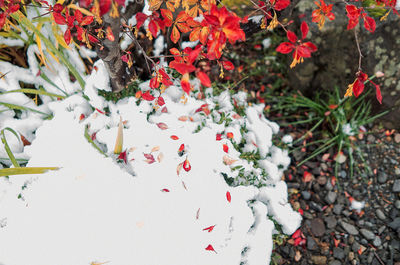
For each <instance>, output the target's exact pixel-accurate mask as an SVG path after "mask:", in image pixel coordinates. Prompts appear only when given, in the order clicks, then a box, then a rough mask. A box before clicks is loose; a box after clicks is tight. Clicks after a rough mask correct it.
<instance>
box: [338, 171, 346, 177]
mask: <svg viewBox="0 0 400 265" xmlns="http://www.w3.org/2000/svg"><path fill="white" fill-rule="evenodd" d="M339 175H340V176H341V177H342V178H345V177H347V172H346V171H344V170H342V171H340V173H339Z"/></svg>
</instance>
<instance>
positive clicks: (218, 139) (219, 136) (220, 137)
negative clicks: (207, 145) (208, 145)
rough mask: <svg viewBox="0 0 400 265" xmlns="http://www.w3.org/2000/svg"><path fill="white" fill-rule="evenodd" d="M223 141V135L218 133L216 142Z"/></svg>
mask: <svg viewBox="0 0 400 265" xmlns="http://www.w3.org/2000/svg"><path fill="white" fill-rule="evenodd" d="M221 139H222V134H220V133H217V136H216V137H215V140H217V141H221Z"/></svg>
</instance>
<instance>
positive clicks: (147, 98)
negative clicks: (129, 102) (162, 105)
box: [142, 91, 155, 101]
mask: <svg viewBox="0 0 400 265" xmlns="http://www.w3.org/2000/svg"><path fill="white" fill-rule="evenodd" d="M142 98H143V99H144V100H147V101H152V100H154V99H155V97H154V96H153V95H152V94H150V91H146V92H145V93H143V94H142Z"/></svg>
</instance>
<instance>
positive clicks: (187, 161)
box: [183, 158, 192, 172]
mask: <svg viewBox="0 0 400 265" xmlns="http://www.w3.org/2000/svg"><path fill="white" fill-rule="evenodd" d="M183 169H184V170H185V171H186V172H189V171H190V170H191V169H192V166H191V165H190V163H189V160H187V158H186V159H185V161H184V162H183Z"/></svg>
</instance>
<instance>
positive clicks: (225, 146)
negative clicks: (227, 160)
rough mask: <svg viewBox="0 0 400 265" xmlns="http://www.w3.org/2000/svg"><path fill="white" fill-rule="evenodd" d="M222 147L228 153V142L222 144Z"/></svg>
mask: <svg viewBox="0 0 400 265" xmlns="http://www.w3.org/2000/svg"><path fill="white" fill-rule="evenodd" d="M222 148H223V149H224V152H225V153H228V151H229V147H228V146H227V145H226V144H223V145H222Z"/></svg>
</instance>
